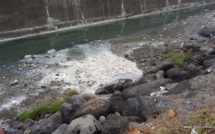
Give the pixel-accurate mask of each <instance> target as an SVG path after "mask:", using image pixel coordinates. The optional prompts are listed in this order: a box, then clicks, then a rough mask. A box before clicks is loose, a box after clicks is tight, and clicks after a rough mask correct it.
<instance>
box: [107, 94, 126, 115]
mask: <svg viewBox="0 0 215 134" xmlns="http://www.w3.org/2000/svg"><path fill="white" fill-rule="evenodd" d="M109 101H110V102H111V104H112V105H113V109H114V111H115V112H118V113H120V114H121V113H122V108H123V107H124V105H125V101H124V99H123V98H122V96H121V93H120V92H115V93H114V94H113V95H111V97H110V98H109Z"/></svg>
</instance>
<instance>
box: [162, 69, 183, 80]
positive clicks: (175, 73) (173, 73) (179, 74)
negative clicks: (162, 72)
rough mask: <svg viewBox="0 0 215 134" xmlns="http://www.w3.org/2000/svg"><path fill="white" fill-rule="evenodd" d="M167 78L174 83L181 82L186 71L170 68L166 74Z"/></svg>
mask: <svg viewBox="0 0 215 134" xmlns="http://www.w3.org/2000/svg"><path fill="white" fill-rule="evenodd" d="M166 75H167V77H168V78H170V79H172V80H173V81H175V82H178V81H182V80H185V79H186V71H184V70H182V69H180V68H172V69H170V70H168V71H167V72H166Z"/></svg>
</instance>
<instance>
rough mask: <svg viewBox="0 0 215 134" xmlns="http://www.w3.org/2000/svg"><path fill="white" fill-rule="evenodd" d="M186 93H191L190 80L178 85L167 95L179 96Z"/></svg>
mask: <svg viewBox="0 0 215 134" xmlns="http://www.w3.org/2000/svg"><path fill="white" fill-rule="evenodd" d="M184 91H191V83H190V80H184V81H182V82H180V83H178V85H176V86H175V87H174V88H173V89H171V90H170V91H169V92H168V93H167V95H170V94H179V93H182V92H184Z"/></svg>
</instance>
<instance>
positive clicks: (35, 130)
mask: <svg viewBox="0 0 215 134" xmlns="http://www.w3.org/2000/svg"><path fill="white" fill-rule="evenodd" d="M62 123H63V120H62V118H61V114H60V112H57V113H55V114H54V115H52V116H51V117H50V118H48V119H41V120H39V121H38V122H36V123H35V124H33V125H32V126H31V127H30V128H29V130H31V134H51V133H52V132H53V131H55V130H56V129H57V128H58V127H59V126H60V125H61V124H62Z"/></svg>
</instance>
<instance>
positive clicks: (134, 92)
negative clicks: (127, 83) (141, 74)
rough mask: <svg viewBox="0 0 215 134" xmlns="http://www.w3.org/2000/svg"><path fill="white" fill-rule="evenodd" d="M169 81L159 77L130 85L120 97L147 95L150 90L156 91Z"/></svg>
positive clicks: (169, 81)
mask: <svg viewBox="0 0 215 134" xmlns="http://www.w3.org/2000/svg"><path fill="white" fill-rule="evenodd" d="M171 82H172V80H171V79H161V80H156V81H152V82H149V83H145V84H141V85H137V86H134V87H130V88H128V89H125V90H124V91H123V92H122V97H123V98H124V99H125V100H126V99H128V98H132V97H136V96H149V95H150V93H151V92H155V91H158V90H159V87H160V86H165V85H166V84H168V83H171Z"/></svg>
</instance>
